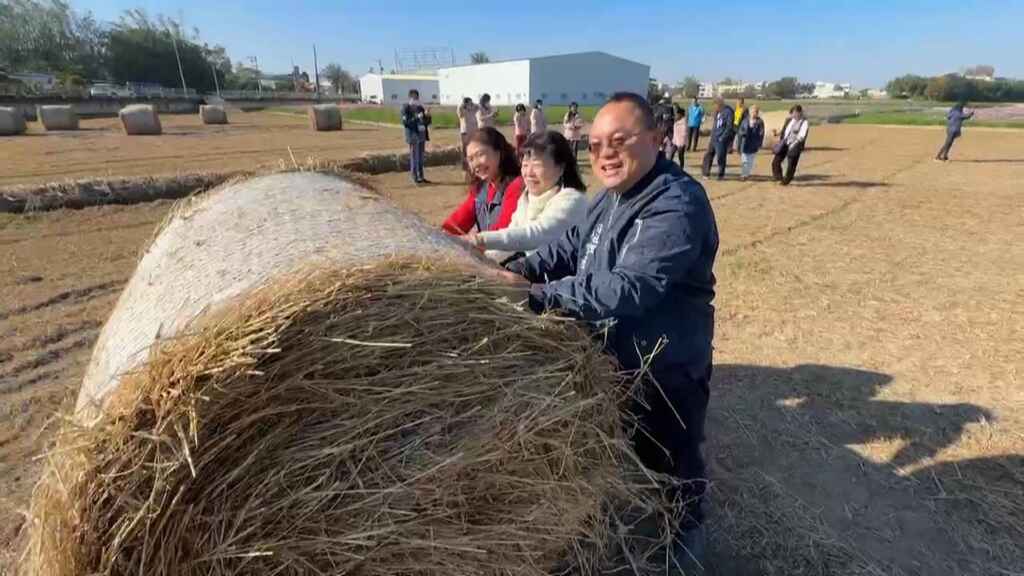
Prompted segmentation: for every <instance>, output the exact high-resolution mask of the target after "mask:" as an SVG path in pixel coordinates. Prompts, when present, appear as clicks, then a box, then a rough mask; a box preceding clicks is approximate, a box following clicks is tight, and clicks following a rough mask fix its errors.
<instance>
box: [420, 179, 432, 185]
mask: <svg viewBox="0 0 1024 576" xmlns="http://www.w3.org/2000/svg"><path fill="white" fill-rule="evenodd" d="M420 184H433V182H431V181H430V180H427V179H426V178H420Z"/></svg>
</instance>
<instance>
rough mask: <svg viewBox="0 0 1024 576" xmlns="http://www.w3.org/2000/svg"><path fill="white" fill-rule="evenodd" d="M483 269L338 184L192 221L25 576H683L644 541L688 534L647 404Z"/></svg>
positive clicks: (69, 442) (273, 195) (139, 286)
mask: <svg viewBox="0 0 1024 576" xmlns="http://www.w3.org/2000/svg"><path fill="white" fill-rule="evenodd" d="M481 266H482V264H480V263H479V261H478V260H477V259H476V258H474V257H472V256H470V255H468V254H466V253H464V252H461V249H460V247H459V246H457V245H456V244H455V243H453V242H450V241H448V240H446V239H445V238H443V237H442V236H440V235H438V234H437V233H436V232H434V231H433V230H432V229H430V228H429V227H426V226H425V225H423V224H422V223H421V222H419V221H418V220H416V219H415V218H413V217H411V216H408V215H406V214H404V213H402V212H401V211H399V210H398V209H396V208H394V207H391V206H390V205H388V204H387V203H386V202H384V201H382V200H381V199H379V198H378V197H375V196H373V195H371V194H369V193H367V192H366V191H364V190H362V189H360V188H359V187H357V186H354V185H352V184H348V183H346V182H343V181H341V180H338V179H335V178H331V177H328V176H323V175H316V174H287V175H278V176H269V177H263V178H259V179H254V180H250V181H247V182H241V183H235V184H232V185H229V186H226V187H223V188H221V189H219V190H217V191H214V192H213V193H210V194H208V195H206V196H205V197H202V198H200V199H197V200H195V201H193V202H191V203H190V204H189V205H187V206H185V207H183V208H181V209H180V210H179V211H178V212H177V213H176V214H175V215H174V216H173V217H172V218H171V220H170V221H169V222H168V223H167V224H166V226H165V227H164V228H163V230H162V231H161V232H160V233H159V235H158V236H157V237H156V239H155V241H154V243H153V245H152V246H151V247H150V248H149V250H148V251H147V253H146V254H145V256H144V257H143V258H142V261H141V262H140V264H139V268H138V270H137V271H136V273H135V275H134V276H133V278H132V280H131V281H130V282H129V285H128V288H127V289H126V290H125V292H124V294H123V295H122V296H121V298H120V300H119V302H118V304H117V307H116V309H115V311H114V313H113V315H112V316H111V318H110V320H109V321H108V323H107V325H106V326H105V327H104V330H103V334H102V335H101V338H100V341H99V343H98V344H97V346H96V349H95V351H94V358H93V362H92V364H91V365H90V368H89V373H88V374H87V376H86V381H85V382H84V384H83V389H82V392H81V396H80V398H79V405H80V407H81V408H83V411H82V412H79V413H78V418H68V419H67V420H66V422H67V423H66V425H65V426H64V427H63V429H62V430H61V431H60V432H59V434H58V440H57V446H56V448H55V450H54V451H53V452H52V453H51V455H50V456H49V461H50V465H49V466H48V468H47V471H46V473H45V475H44V478H43V480H42V481H41V482H40V484H39V486H38V487H37V490H36V494H35V495H34V498H33V505H32V510H31V517H32V521H31V522H30V523H29V525H30V526H31V532H30V541H29V548H28V549H27V554H26V564H25V567H26V569H27V570H28V571H29V572H31V573H33V574H40V575H47V576H51V575H52V576H56V575H68V576H70V575H72V574H74V575H78V574H100V573H102V574H124V573H129V572H130V573H141V574H147V575H157V576H163V575H171V574H174V575H182V574H197V575H198V574H204V575H205V574H217V575H219V574H324V573H331V574H364V575H367V576H378V575H380V576H384V575H405V574H423V575H437V576H441V575H445V576H448V575H474V576H475V575H483V574H522V575H537V576H540V575H546V574H551V573H556V572H571V573H577V574H591V573H598V572H600V571H605V570H611V569H612V568H614V567H619V568H625V567H630V568H636V567H639V566H642V565H647V564H652V563H653V564H661V565H664V562H665V558H666V557H665V556H664V555H662V554H658V553H654V552H652V551H657V550H659V548H658V547H657V545H656V544H658V542H659V541H658V539H657V538H655V539H653V540H652V539H646V540H645V539H643V538H640V537H633V536H632V535H633V534H634V532H633V531H631V530H630V529H629V528H628V526H629V525H631V524H632V523H633V522H635V521H637V519H638V518H647V519H648V520H649V521H651V520H650V519H652V518H653V522H655V523H658V525H661V526H664V525H667V524H668V523H670V522H671V521H672V519H671V518H670V516H669V515H668V514H667V513H666V510H668V509H669V507H667V506H666V505H665V503H664V502H662V500H661V499H660V493H659V492H658V491H657V490H656V489H654V488H653V487H654V486H655V485H656V484H655V483H654V479H653V478H652V477H650V476H648V475H646V474H645V473H643V472H642V471H641V470H640V469H639V468H638V467H637V466H635V465H634V464H633V462H634V461H635V457H634V455H633V454H632V452H631V451H630V450H629V449H628V448H627V445H628V443H627V442H626V438H625V432H624V428H623V426H622V425H621V424H622V420H621V419H622V411H621V406H622V405H623V404H624V402H625V400H626V394H627V392H628V387H626V386H623V385H622V383H621V382H620V381H619V378H618V377H617V375H616V374H615V371H614V370H615V368H614V366H613V364H612V362H611V361H610V360H609V359H608V358H607V357H606V356H605V355H604V354H602V353H601V352H600V345H599V343H597V342H595V341H594V340H592V339H591V338H590V337H589V336H588V335H587V334H586V333H585V332H583V330H582V329H580V328H579V327H577V326H576V325H575V324H574V323H569V322H566V321H562V320H558V319H554V318H546V317H545V318H538V317H535V316H533V315H531V314H529V313H527V312H523V311H521V310H520V309H518V308H517V307H515V306H514V305H513V304H512V303H511V302H510V301H509V300H510V299H515V296H516V295H517V294H518V292H517V289H512V288H510V287H509V286H508V285H502V284H496V283H494V282H492V281H487V280H485V279H482V277H481V271H482V270H483V269H482V268H481ZM179 276H184V278H181V279H179V278H178V277H179ZM139 350H143V351H145V350H148V354H147V355H145V356H143V357H139V356H138V355H137V353H138V351H139ZM122 352H128V353H127V354H125V353H122ZM104 355H108V356H111V359H110V361H107V362H103V361H100V362H98V360H99V358H98V356H104ZM624 470H632V471H633V473H635V475H633V474H627V473H625V472H624ZM654 533H655V534H657V533H658V531H657V530H655V531H654Z"/></svg>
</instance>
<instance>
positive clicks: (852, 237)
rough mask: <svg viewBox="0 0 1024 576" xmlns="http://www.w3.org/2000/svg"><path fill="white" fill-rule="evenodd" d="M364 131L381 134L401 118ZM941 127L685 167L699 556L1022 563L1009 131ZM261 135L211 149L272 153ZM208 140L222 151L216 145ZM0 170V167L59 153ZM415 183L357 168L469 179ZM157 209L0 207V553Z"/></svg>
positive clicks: (7, 175)
mask: <svg viewBox="0 0 1024 576" xmlns="http://www.w3.org/2000/svg"><path fill="white" fill-rule="evenodd" d="M254 118H255V116H254ZM266 118H273V121H275V122H276V121H278V120H277V117H270V116H267V117H266ZM288 120H289V119H288V118H284V117H282V118H281V119H280V122H281V124H282V129H281V130H282V131H281V133H282V134H287V135H289V138H294V139H295V141H296V142H298V141H303V142H307V144H306V146H307V148H304V149H303V150H304V152H303V153H314V152H316V151H317V150H319V149H321V148H318V144H319V143H323V145H324V146H325V147H327V150H328V152H327V153H338V154H342V153H347V152H344V151H343V150H342V148H340V146H342V145H338V146H339V148H331V147H330V146H328V145H327V144H326V143H327V142H329V141H330V140H331V139H332V138H334V137H335V136H337V137H338V138H339V139H341V138H348V137H350V136H351V134H355V132H352V133H343V134H338V135H332V134H325V135H320V134H313V133H308V132H307V133H305V134H303V133H302V130H301V128H292V127H291V126H290V123H289V121H288ZM240 122H241V120H239V123H240ZM181 129H182V130H185V129H186V128H184V127H182V128H181ZM382 130H383V129H381V130H378V131H377V132H373V134H378V133H379V132H380V131H382ZM359 134H360V136H362V135H363V132H359ZM370 134H371V132H369V131H367V132H366V134H365V135H366V137H368V138H370V137H371V136H370ZM273 135H275V131H274V130H270V129H266V130H265V129H263V128H256V127H252V128H251V132H250V133H249V135H248V136H240V138H248V139H249V141H251V142H261V141H264V140H266V139H268V137H270V136H273ZM321 136H323V138H321ZM378 136H379V137H380V138H381V142H383V144H381V143H378V144H377V145H378V146H379V147H394V146H391V144H393V143H395V144H397V143H398V138H399V137H400V134H399V133H398V132H397V131H395V134H391V133H387V134H378ZM942 136H943V134H942V132H941V131H940V130H933V129H926V128H886V127H876V126H822V127H815V128H814V129H813V130H812V134H811V145H810V147H809V149H808V150H807V152H806V153H805V155H804V157H803V159H802V162H801V166H800V170H799V172H798V178H797V180H796V181H795V182H794V183H793V185H792V186H790V187H788V188H782V187H778V186H776V185H774V184H772V183H770V182H768V181H766V175H767V173H768V163H769V157H768V156H767V154H765V155H762V156H761V157H760V158H759V160H758V166H757V169H756V173H757V174H758V177H757V178H756V179H755V180H753V181H750V182H746V183H742V182H739V181H737V180H735V179H734V177H732V178H731V179H729V180H727V181H725V182H716V181H710V182H705V185H706V187H707V189H708V191H709V193H710V196H711V198H712V200H713V204H714V208H715V211H716V215H717V218H718V224H719V228H720V234H721V240H722V244H721V251H720V253H719V258H718V263H717V275H718V278H719V291H718V298H717V301H716V304H717V307H718V325H717V334H716V341H715V342H716V348H717V351H716V368H715V378H714V382H713V385H712V400H711V410H710V415H709V424H708V429H707V434H708V445H707V451H708V456H709V461H710V463H711V473H712V476H713V481H714V489H713V493H712V498H711V503H710V525H711V533H712V534H711V542H712V548H713V554H712V558H711V561H712V568H713V573H718V574H729V575H735V574H751V575H753V574H765V573H770V574H837V575H839V574H843V575H845V574H908V575H909V574H915V575H916V574H920V575H934V574H978V575H982V574H984V575H991V574H1007V575H1008V574H1022V573H1024V381H1022V379H1024V360H1022V358H1024V338H1022V336H1021V335H1022V334H1024V245H1022V243H1021V239H1022V238H1024V216H1022V214H1024V213H1022V211H1021V206H1022V205H1024V204H1022V202H1024V201H1022V197H1021V192H1022V188H1021V184H1020V183H1021V182H1022V181H1024V132H1020V131H999V130H978V129H972V130H965V135H964V138H963V139H962V140H961V141H959V142H958V143H957V146H956V147H955V148H954V151H953V158H954V160H953V161H952V162H950V163H948V164H937V163H935V162H933V161H932V160H931V157H932V156H933V155H934V153H935V150H936V149H937V148H938V146H939V145H940V144H941V141H942ZM92 137H93V136H89V138H92ZM96 138H97V140H102V138H110V139H111V146H113V145H114V142H115V140H120V137H116V136H113V135H109V134H108V135H103V136H96ZM278 140H279V139H278V138H276V137H275V138H274V141H275V144H274V145H273V146H271V145H269V144H268V145H267V146H266V147H265V149H264V148H261V150H262V151H260V152H255V153H253V154H251V155H250V156H248V157H245V158H241V159H232V160H231V162H238V163H242V164H244V163H245V162H254V161H259V160H262V159H272V157H273V154H275V153H277V152H275V150H274V146H277V147H278V148H280V143H278ZM281 142H284V139H283V137H282V139H281ZM385 144H386V145H387V146H385ZM2 145H3V146H9V144H8V143H2ZM210 148H212V149H215V150H218V151H219V152H217V155H216V156H215V157H214V158H212V159H211V160H210V163H211V164H210V166H211V167H220V166H223V165H224V164H225V163H226V162H227V160H226V157H227V156H228V155H229V154H230V153H231V152H230V145H228V144H226V143H217V144H211V145H210ZM345 150H350V148H346V149H345ZM150 151H152V149H150ZM5 153H6V150H5V149H0V154H5ZM111 153H112V154H113V153H116V154H123V155H131V157H132V158H135V159H136V160H132V161H130V162H128V163H127V164H124V165H125V166H127V168H128V169H129V170H132V169H141V168H142V167H143V166H146V165H147V162H148V163H149V165H151V166H161V167H162V168H163V169H169V170H176V169H179V166H178V164H179V162H185V161H184V160H178V159H176V158H165V159H164V160H162V161H156V160H153V161H149V160H145V154H143V153H142V151H141V150H117V151H116V152H115V151H112V152H111ZM687 161H688V163H692V164H693V165H696V163H697V161H698V158H697V155H696V154H691V155H690V156H688V158H687ZM730 161H731V162H733V163H736V159H735V158H732V157H731V158H730ZM16 165H17V166H19V168H18V170H19V171H17V172H11V170H10V168H9V167H8V166H7V165H6V164H5V167H4V171H5V172H4V175H3V180H4V181H9V180H17V179H19V178H23V179H31V178H37V177H38V176H35V174H39V173H43V172H45V171H46V170H51V169H54V168H56V166H51V165H50V164H49V163H47V162H40V161H37V162H36V163H34V164H33V163H30V162H29V161H28V160H27V157H24V156H22V157H21V159H20V160H18V163H17V164H16ZM244 167H249V166H244ZM182 168H183V167H182ZM81 169H82V170H83V173H84V171H86V170H87V167H84V166H83V167H82V168H81ZM731 172H735V169H732V170H731ZM89 175H96V174H95V173H90V174H89ZM427 177H428V178H430V179H431V180H433V181H434V182H435V184H434V185H432V186H426V187H413V186H411V185H410V184H409V183H408V177H407V176H406V175H405V174H388V175H383V176H379V177H376V178H375V183H376V186H377V187H378V188H379V189H380V190H381V191H382V192H384V193H386V194H388V195H389V196H391V197H392V198H393V199H394V200H395V201H396V202H397V203H399V204H400V205H402V206H405V207H407V208H409V209H411V210H414V211H416V212H418V213H419V214H421V215H422V216H423V217H424V218H425V219H427V220H428V221H431V222H435V223H437V222H440V221H441V220H442V219H443V217H444V215H445V214H446V212H447V211H448V210H449V209H450V208H451V207H452V206H453V205H454V204H455V203H456V202H458V201H459V200H461V199H462V197H463V195H464V194H465V191H464V189H463V187H462V186H461V184H460V182H461V176H460V173H459V172H458V171H457V170H455V169H446V168H445V169H442V168H435V169H428V171H427ZM170 205H171V204H170V203H167V202H158V203H152V204H145V205H138V206H131V207H105V208H94V209H86V210H81V211H63V212H51V213H43V214H34V215H26V216H11V215H0V254H2V257H0V294H2V303H0V487H2V489H0V547H2V545H3V542H4V540H10V539H11V538H12V537H13V534H14V533H15V531H16V529H17V526H18V525H19V524H20V518H21V516H20V514H19V512H18V511H19V509H22V508H23V507H24V506H25V505H26V502H27V499H28V496H29V491H30V488H31V485H32V483H33V481H34V479H35V476H36V474H37V472H38V469H39V466H40V463H39V461H38V460H37V459H36V458H37V457H38V455H39V454H40V451H41V449H42V448H43V447H44V445H45V442H46V440H47V438H48V433H47V427H46V424H47V422H48V419H49V418H50V417H51V415H52V414H53V412H54V410H55V409H56V408H57V407H58V406H60V405H61V403H62V402H64V401H65V400H66V399H68V398H70V397H73V396H74V395H75V394H76V392H77V386H78V383H79V381H80V379H81V377H82V374H83V371H84V368H85V365H86V362H87V361H88V358H89V352H90V347H91V345H92V343H93V341H94V339H95V337H96V335H97V333H98V330H99V328H100V326H101V324H102V322H103V321H104V320H105V318H106V317H107V315H108V314H109V312H110V310H111V308H112V306H113V304H114V301H115V299H116V297H117V294H118V291H119V290H120V288H121V286H122V285H123V284H124V282H125V281H126V280H127V279H128V277H129V275H130V274H131V273H132V270H133V268H134V265H135V262H136V259H137V255H138V251H139V250H140V249H141V247H142V246H143V244H144V243H145V242H146V241H147V240H148V239H149V237H150V236H151V234H152V231H153V228H154V227H155V226H156V225H157V223H158V222H160V220H161V219H162V217H163V216H164V214H165V213H166V212H167V211H168V209H169V208H170ZM0 572H2V569H0Z"/></svg>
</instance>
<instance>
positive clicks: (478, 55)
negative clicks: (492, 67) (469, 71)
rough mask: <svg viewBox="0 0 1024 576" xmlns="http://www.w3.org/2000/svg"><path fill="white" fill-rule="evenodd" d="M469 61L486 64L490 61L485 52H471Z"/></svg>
mask: <svg viewBox="0 0 1024 576" xmlns="http://www.w3.org/2000/svg"><path fill="white" fill-rule="evenodd" d="M469 61H470V63H472V64H486V63H488V62H490V61H491V58H490V57H489V56H488V55H487V52H473V53H472V54H470V55H469Z"/></svg>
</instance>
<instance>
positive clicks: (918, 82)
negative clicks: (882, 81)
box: [885, 74, 928, 98]
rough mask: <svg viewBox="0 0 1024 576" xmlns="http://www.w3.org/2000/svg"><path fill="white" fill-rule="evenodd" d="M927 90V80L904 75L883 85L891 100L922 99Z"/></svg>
mask: <svg viewBox="0 0 1024 576" xmlns="http://www.w3.org/2000/svg"><path fill="white" fill-rule="evenodd" d="M927 88H928V78H925V77H924V76H916V75H914V74H906V75H904V76H900V77H899V78H893V79H892V80H890V81H889V82H888V83H887V84H886V85H885V90H886V92H888V93H889V95H890V96H892V97H893V98H923V97H924V92H925V90H926V89H927Z"/></svg>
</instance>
